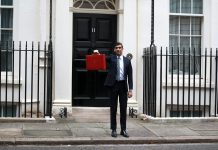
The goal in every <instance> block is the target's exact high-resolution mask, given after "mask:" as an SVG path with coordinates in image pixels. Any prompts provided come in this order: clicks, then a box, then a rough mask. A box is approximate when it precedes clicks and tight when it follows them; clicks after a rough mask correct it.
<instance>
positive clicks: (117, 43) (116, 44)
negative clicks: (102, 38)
mask: <svg viewBox="0 0 218 150" xmlns="http://www.w3.org/2000/svg"><path fill="white" fill-rule="evenodd" d="M118 45H121V46H122V47H123V44H122V43H121V42H116V43H115V44H114V48H115V47H116V46H118Z"/></svg>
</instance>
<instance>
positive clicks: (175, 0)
mask: <svg viewBox="0 0 218 150" xmlns="http://www.w3.org/2000/svg"><path fill="white" fill-rule="evenodd" d="M170 12H171V13H179V12H180V0H170Z"/></svg>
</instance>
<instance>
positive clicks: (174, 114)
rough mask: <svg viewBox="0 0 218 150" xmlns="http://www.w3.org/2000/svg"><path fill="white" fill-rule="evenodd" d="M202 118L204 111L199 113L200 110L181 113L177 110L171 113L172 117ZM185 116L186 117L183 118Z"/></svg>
mask: <svg viewBox="0 0 218 150" xmlns="http://www.w3.org/2000/svg"><path fill="white" fill-rule="evenodd" d="M177 115H178V117H202V111H200V112H199V111H198V110H195V111H192V110H190V111H187V110H185V111H184V112H183V111H181V110H179V111H176V110H171V111H170V117H177ZM183 115H184V116H183Z"/></svg>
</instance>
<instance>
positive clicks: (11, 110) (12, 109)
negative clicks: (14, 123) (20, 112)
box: [0, 103, 17, 117]
mask: <svg viewBox="0 0 218 150" xmlns="http://www.w3.org/2000/svg"><path fill="white" fill-rule="evenodd" d="M12 114H13V115H12ZM16 116H17V105H11V104H8V105H7V115H6V106H5V104H4V103H2V105H1V108H0V117H16Z"/></svg>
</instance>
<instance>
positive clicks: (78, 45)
mask: <svg viewBox="0 0 218 150" xmlns="http://www.w3.org/2000/svg"><path fill="white" fill-rule="evenodd" d="M116 20H117V17H116V15H103V14H78V13H75V14H73V68H72V70H73V72H72V104H73V106H92V107H108V106H109V102H110V101H109V93H108V90H107V89H106V88H105V87H104V80H105V78H106V75H107V71H87V70H86V68H85V67H86V64H85V56H86V55H87V54H91V53H92V51H93V50H94V49H98V50H99V52H100V53H101V54H106V55H109V54H111V53H112V45H113V43H114V42H115V41H116V35H117V32H116V31H117V30H116V26H117V21H116ZM107 67H108V64H107Z"/></svg>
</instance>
